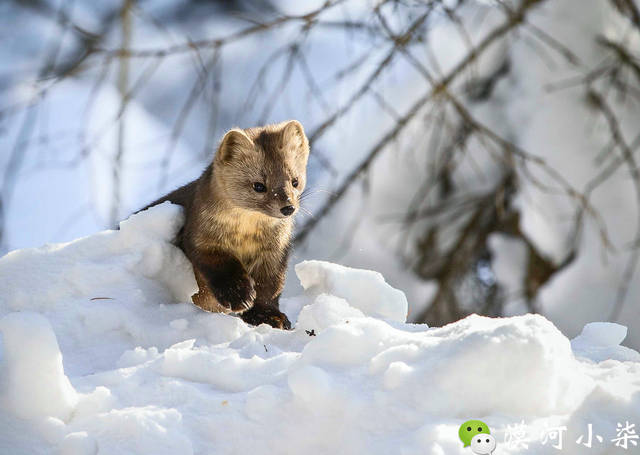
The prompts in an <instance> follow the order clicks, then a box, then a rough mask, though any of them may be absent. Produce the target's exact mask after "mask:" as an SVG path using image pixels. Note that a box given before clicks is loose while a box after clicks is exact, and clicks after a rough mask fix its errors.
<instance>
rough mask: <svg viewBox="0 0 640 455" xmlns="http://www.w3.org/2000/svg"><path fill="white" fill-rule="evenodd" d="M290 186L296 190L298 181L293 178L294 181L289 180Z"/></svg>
mask: <svg viewBox="0 0 640 455" xmlns="http://www.w3.org/2000/svg"><path fill="white" fill-rule="evenodd" d="M291 184H292V185H293V187H294V188H298V179H297V178H295V179H293V180H291Z"/></svg>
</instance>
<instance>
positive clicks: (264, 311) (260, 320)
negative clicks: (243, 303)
mask: <svg viewBox="0 0 640 455" xmlns="http://www.w3.org/2000/svg"><path fill="white" fill-rule="evenodd" d="M240 317H241V318H242V320H243V321H244V322H246V323H247V324H251V325H260V324H269V325H270V326H271V327H273V328H276V329H284V330H289V329H290V328H291V322H289V319H288V318H287V315H286V314H284V313H282V312H281V311H280V310H278V309H277V308H274V307H272V306H267V305H255V306H254V307H253V308H251V309H250V310H248V311H246V312H244V313H242V315H241V316H240Z"/></svg>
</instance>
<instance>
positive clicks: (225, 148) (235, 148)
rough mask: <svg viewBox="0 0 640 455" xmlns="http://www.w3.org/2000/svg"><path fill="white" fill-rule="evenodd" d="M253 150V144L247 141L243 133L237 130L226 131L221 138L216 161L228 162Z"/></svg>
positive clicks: (247, 137)
mask: <svg viewBox="0 0 640 455" xmlns="http://www.w3.org/2000/svg"><path fill="white" fill-rule="evenodd" d="M252 150H253V142H251V139H249V136H247V135H246V133H245V132H244V131H242V130H241V129H238V128H234V129H232V130H229V131H227V134H225V135H224V137H223V138H222V142H220V147H219V148H218V153H216V160H218V161H220V162H223V163H224V162H228V161H231V160H233V159H234V158H236V157H237V156H238V155H241V154H245V153H247V152H251V151H252Z"/></svg>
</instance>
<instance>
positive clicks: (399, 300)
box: [295, 261, 408, 322]
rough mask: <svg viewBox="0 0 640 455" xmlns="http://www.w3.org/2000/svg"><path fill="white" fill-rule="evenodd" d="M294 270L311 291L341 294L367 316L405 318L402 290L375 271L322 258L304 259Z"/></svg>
mask: <svg viewBox="0 0 640 455" xmlns="http://www.w3.org/2000/svg"><path fill="white" fill-rule="evenodd" d="M295 270H296V275H297V276H298V278H299V279H300V283H301V284H302V287H303V288H304V289H305V291H306V292H307V293H309V294H311V295H318V294H322V293H325V294H330V295H334V296H336V297H341V298H343V299H345V300H346V301H347V302H349V304H350V305H351V306H353V307H355V308H357V309H359V310H360V311H362V312H363V313H364V314H365V315H367V316H373V317H376V318H381V319H388V320H392V321H398V322H404V321H405V320H406V318H407V310H408V303H407V298H406V297H405V295H404V293H403V292H402V291H400V290H398V289H394V288H393V287H391V286H390V285H389V284H387V282H386V281H385V280H384V278H383V276H382V275H381V274H379V273H378V272H373V271H371V270H360V269H352V268H349V267H345V266H342V265H338V264H332V263H329V262H324V261H304V262H301V263H299V264H297V265H296V267H295Z"/></svg>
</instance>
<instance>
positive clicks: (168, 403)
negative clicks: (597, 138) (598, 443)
mask: <svg viewBox="0 0 640 455" xmlns="http://www.w3.org/2000/svg"><path fill="white" fill-rule="evenodd" d="M180 223H181V214H180V210H179V209H178V208H177V207H175V206H172V205H170V204H164V205H161V206H159V207H157V208H154V209H151V210H149V211H146V212H143V213H140V214H138V215H135V216H133V217H131V218H130V219H129V220H128V221H126V222H124V223H122V226H121V230H119V231H107V232H102V233H99V234H96V235H94V236H91V237H87V238H84V239H80V240H77V241H75V242H71V243H69V244H65V245H55V246H48V247H45V248H41V249H32V250H22V251H15V252H13V253H10V254H8V255H7V256H5V257H3V258H1V259H0V318H2V319H0V330H1V333H2V341H1V343H0V367H1V368H2V372H3V373H2V376H1V377H0V379H1V380H0V393H1V394H2V397H3V400H2V401H1V402H0V452H2V451H3V450H4V451H5V452H7V453H12V454H20V453H25V454H27V453H29V454H31V453H52V452H53V453H59V454H83V455H85V454H121V453H140V454H142V453H144V454H148V453H153V454H176V453H180V454H201V453H216V454H227V453H228V454H237V453H253V454H263V453H264V454H274V453H291V454H299V453H309V454H325V453H326V454H329V453H331V454H334V453H343V454H351V453H353V454H362V453H372V454H389V453H400V454H425V453H426V454H442V453H447V454H466V453H470V449H468V448H467V449H464V448H463V446H462V443H461V442H460V440H459V439H458V427H459V425H460V424H461V423H462V422H464V421H465V420H468V419H470V418H478V419H482V420H483V421H484V422H486V423H487V424H488V425H489V426H490V428H491V429H492V434H493V435H494V436H495V437H496V440H497V441H498V448H497V451H496V453H528V454H529V453H533V454H542V453H545V454H546V453H552V452H553V453H554V451H555V450H556V449H554V448H552V447H551V446H550V445H542V444H541V443H540V442H539V441H537V435H534V434H532V435H530V436H529V437H528V439H527V441H528V442H529V450H528V451H526V452H524V451H522V450H518V449H514V450H509V449H508V448H507V446H506V445H505V443H504V442H503V441H504V438H505V435H506V428H508V425H511V424H513V423H515V422H521V421H526V422H527V424H529V425H531V428H533V429H539V428H543V427H544V425H547V424H548V423H553V424H562V425H566V426H567V428H568V430H567V431H577V432H579V431H581V429H582V428H583V427H584V428H586V424H587V422H592V423H594V424H598V425H600V426H601V427H602V428H598V429H597V430H598V431H599V434H603V435H607V436H609V433H611V432H613V433H614V434H613V435H612V436H614V435H615V426H616V423H617V422H619V421H622V422H624V421H625V420H630V421H635V422H638V421H640V393H639V392H640V374H639V373H640V363H639V362H638V361H639V357H640V356H639V355H638V353H636V352H635V351H632V350H630V349H626V348H623V347H621V346H619V343H620V341H622V339H623V338H624V336H625V334H626V329H624V328H623V327H621V326H618V325H615V324H614V325H611V324H595V325H588V326H587V327H585V330H584V332H583V334H582V335H581V336H579V337H578V338H576V339H575V340H573V342H570V341H569V340H568V339H567V338H566V337H565V336H563V335H562V333H560V332H559V331H558V330H557V329H556V328H555V326H554V325H553V324H552V323H551V322H549V321H548V320H546V319H545V318H543V317H542V316H537V315H526V316H518V317H513V318H502V319H491V318H485V317H479V316H475V315H474V316H470V317H468V318H465V319H463V320H461V321H458V322H456V323H454V324H449V325H447V326H445V327H442V328H431V329H430V328H429V327H427V326H426V325H419V324H407V323H405V322H404V318H405V316H406V309H407V302H406V299H405V297H404V295H403V294H402V292H400V291H398V290H395V289H393V288H391V287H390V286H389V285H388V284H386V283H385V282H384V279H383V278H382V276H381V275H379V274H376V273H374V272H368V271H363V270H354V269H348V268H346V267H341V266H337V265H335V264H329V263H324V262H317V261H309V262H304V263H302V264H299V265H298V266H297V268H296V272H297V274H298V276H299V278H300V281H301V283H302V285H303V287H304V288H305V293H304V295H302V296H299V297H295V298H292V299H285V300H284V301H283V308H284V309H285V311H287V312H288V314H289V316H290V318H291V320H292V321H297V322H296V324H295V328H294V330H291V331H286V332H285V331H280V330H275V329H272V328H271V327H268V326H266V325H262V326H260V327H249V326H247V325H246V324H245V323H244V322H243V321H241V320H240V319H238V318H235V317H233V316H228V315H221V314H211V313H205V312H203V311H201V310H199V309H198V308H196V307H195V306H194V305H192V304H190V303H187V302H188V296H189V295H190V293H191V292H193V290H194V287H195V283H194V281H193V275H192V272H191V269H190V265H189V263H188V261H187V260H186V259H185V258H184V256H183V255H182V253H181V252H180V250H179V249H177V248H176V247H174V246H172V245H171V243H170V240H171V238H172V237H173V235H174V234H175V232H176V231H177V229H179V226H180ZM605 359H608V360H606V361H603V360H605ZM612 359H613V360H612ZM63 365H64V368H63ZM25 378H26V379H25ZM607 432H609V433H607ZM578 436H579V435H576V436H575V437H574V438H573V439H574V440H575V439H576V438H577V437H578ZM603 447H604V446H603ZM5 448H6V450H5ZM498 451H500V452H498ZM563 452H566V453H569V454H572V453H575V454H577V453H582V452H581V446H579V445H576V444H573V445H568V446H567V447H565V449H564V450H563ZM599 453H608V452H599Z"/></svg>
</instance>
